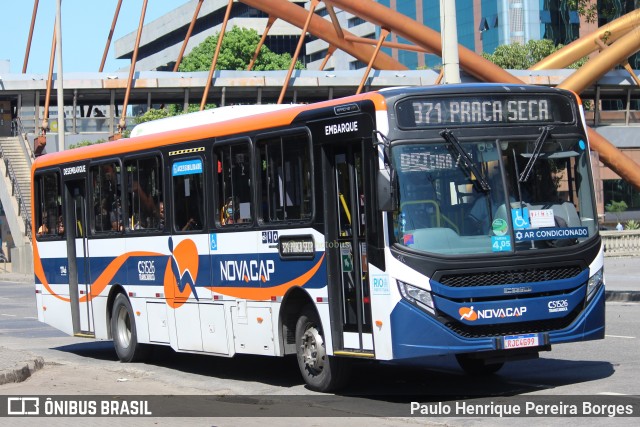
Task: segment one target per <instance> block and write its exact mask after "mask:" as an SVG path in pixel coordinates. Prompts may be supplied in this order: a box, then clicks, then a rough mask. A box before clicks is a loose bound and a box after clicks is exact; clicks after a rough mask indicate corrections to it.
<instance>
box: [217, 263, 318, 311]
mask: <svg viewBox="0 0 640 427" xmlns="http://www.w3.org/2000/svg"><path fill="white" fill-rule="evenodd" d="M324 256H325V254H322V257H321V258H320V260H319V261H318V262H317V263H316V265H314V266H313V267H312V268H311V269H310V270H309V271H307V272H306V273H304V274H302V275H301V276H298V277H296V278H295V279H293V280H290V281H289V282H286V283H283V284H281V285H277V286H273V287H270V288H235V287H229V286H227V287H218V286H211V287H209V286H207V289H210V290H212V291H213V292H216V293H219V294H222V295H227V296H230V297H236V298H241V299H251V300H266V299H270V298H271V297H272V296H276V297H281V296H284V294H285V293H287V291H288V290H289V289H291V288H292V287H294V286H304V285H305V284H306V283H307V282H308V281H309V280H311V278H312V277H313V276H314V275H315V274H316V272H317V271H318V269H319V268H320V266H321V265H322V261H323V260H324Z"/></svg>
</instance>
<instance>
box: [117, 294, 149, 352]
mask: <svg viewBox="0 0 640 427" xmlns="http://www.w3.org/2000/svg"><path fill="white" fill-rule="evenodd" d="M111 334H112V336H113V345H114V347H115V349H116V353H117V354H118V359H120V361H121V362H124V363H129V362H137V361H140V360H142V359H143V358H144V357H146V356H147V354H148V350H149V347H148V346H145V345H142V344H139V343H138V334H137V330H136V322H135V318H134V317H133V309H132V308H131V303H129V299H128V298H127V297H126V296H125V295H124V294H118V295H117V296H116V299H115V300H114V301H113V309H112V311H111Z"/></svg>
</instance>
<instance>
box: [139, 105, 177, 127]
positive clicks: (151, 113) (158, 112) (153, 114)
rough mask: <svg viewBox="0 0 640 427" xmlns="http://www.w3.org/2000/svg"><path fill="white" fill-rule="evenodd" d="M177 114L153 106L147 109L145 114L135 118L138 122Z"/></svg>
mask: <svg viewBox="0 0 640 427" xmlns="http://www.w3.org/2000/svg"><path fill="white" fill-rule="evenodd" d="M175 115H176V114H175V113H173V112H171V111H169V109H164V108H152V109H150V110H147V111H146V112H145V113H144V114H141V115H139V116H137V117H136V118H135V122H136V124H140V123H146V122H150V121H153V120H159V119H164V118H166V117H171V116H175Z"/></svg>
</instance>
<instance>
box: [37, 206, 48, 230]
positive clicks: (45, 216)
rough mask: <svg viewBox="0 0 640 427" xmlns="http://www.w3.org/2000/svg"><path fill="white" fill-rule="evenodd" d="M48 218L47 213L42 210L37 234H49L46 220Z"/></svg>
mask: <svg viewBox="0 0 640 427" xmlns="http://www.w3.org/2000/svg"><path fill="white" fill-rule="evenodd" d="M48 220H49V214H47V212H44V213H43V214H42V224H40V227H38V236H44V235H45V234H49V227H48V226H47V222H48Z"/></svg>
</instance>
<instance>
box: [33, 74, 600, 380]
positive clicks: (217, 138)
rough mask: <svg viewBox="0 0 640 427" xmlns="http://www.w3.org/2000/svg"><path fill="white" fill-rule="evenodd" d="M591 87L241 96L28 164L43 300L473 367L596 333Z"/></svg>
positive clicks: (61, 313)
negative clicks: (306, 99) (273, 100)
mask: <svg viewBox="0 0 640 427" xmlns="http://www.w3.org/2000/svg"><path fill="white" fill-rule="evenodd" d="M583 117H584V114H583V111H582V105H581V102H580V100H579V98H578V97H577V96H576V95H575V94H573V93H571V92H567V91H563V90H558V89H551V88H543V87H531V86H514V85H491V84H489V85H485V84H474V85H447V86H437V87H424V88H394V89H387V90H382V91H379V92H372V93H367V94H363V95H358V96H353V97H349V98H344V99H337V100H331V101H327V102H321V103H318V104H312V105H288V106H273V105H271V106H270V105H263V106H260V105H258V106H233V107H224V108H218V109H213V110H209V111H203V112H199V113H194V114H191V115H183V116H179V117H174V118H169V119H164V120H160V121H156V122H149V123H145V124H142V125H139V126H138V127H136V128H134V129H133V131H132V136H131V138H127V139H122V140H119V141H115V142H108V143H104V144H100V145H94V146H90V147H84V148H78V149H75V150H69V151H65V152H59V153H53V154H47V155H44V156H42V157H39V158H38V159H37V160H36V161H35V163H34V166H33V171H32V173H33V194H32V195H33V218H34V225H33V234H34V236H36V238H35V240H34V270H35V280H36V285H35V286H36V298H37V307H38V316H39V320H40V321H42V322H45V323H47V324H49V325H52V326H54V327H56V328H58V329H60V330H62V331H64V332H66V333H68V334H72V335H76V336H86V337H92V338H95V339H101V340H113V342H114V344H115V349H116V352H117V354H118V357H119V358H120V360H121V361H123V362H132V361H135V360H140V359H141V358H142V357H143V356H144V355H145V353H147V352H148V350H149V348H151V347H152V345H165V346H171V348H173V349H174V350H176V351H180V352H191V353H200V354H211V355H216V356H225V357H232V356H234V355H235V354H239V353H243V354H255V355H268V356H283V355H287V354H296V353H297V360H298V364H299V366H300V370H301V373H302V375H303V377H304V379H305V381H306V382H307V384H308V386H309V387H310V388H312V389H314V390H320V391H329V390H332V389H336V388H337V387H339V386H341V385H344V384H345V381H346V379H347V377H348V376H347V374H348V370H349V369H348V368H349V362H350V361H351V360H352V359H357V358H363V359H369V360H384V361H394V362H397V363H404V362H414V361H416V360H420V359H424V358H426V357H429V356H435V355H444V354H450V355H455V357H456V358H457V360H458V361H459V363H460V365H461V367H462V368H463V369H465V370H466V371H469V372H473V373H492V372H495V371H496V370H497V369H499V368H500V367H501V366H502V365H503V363H504V362H506V361H509V360H516V359H524V358H530V357H537V356H538V354H539V352H541V351H548V350H550V349H551V346H552V345H554V344H560V343H567V342H573V341H583V340H591V339H599V338H603V337H604V285H603V282H604V279H603V274H602V267H603V249H602V243H601V239H600V236H599V234H598V225H597V220H596V218H597V216H596V211H595V207H594V190H593V180H592V176H591V164H590V151H589V145H588V140H587V134H586V129H585V124H584V119H583Z"/></svg>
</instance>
